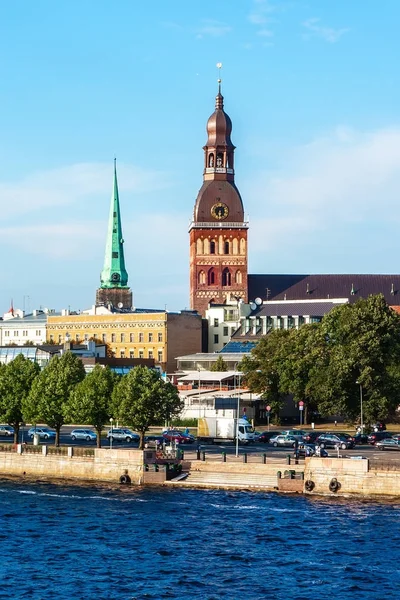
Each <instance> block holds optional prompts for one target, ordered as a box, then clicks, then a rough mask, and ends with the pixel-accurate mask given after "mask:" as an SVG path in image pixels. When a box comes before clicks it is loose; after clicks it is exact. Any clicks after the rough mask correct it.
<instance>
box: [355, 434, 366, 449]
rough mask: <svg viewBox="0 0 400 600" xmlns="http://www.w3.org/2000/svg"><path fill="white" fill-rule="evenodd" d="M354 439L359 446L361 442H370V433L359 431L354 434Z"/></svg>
mask: <svg viewBox="0 0 400 600" xmlns="http://www.w3.org/2000/svg"><path fill="white" fill-rule="evenodd" d="M354 441H355V443H356V445H358V446H359V445H360V444H368V435H367V434H366V433H361V432H358V433H356V435H355V436H354Z"/></svg>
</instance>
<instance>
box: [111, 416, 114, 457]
mask: <svg viewBox="0 0 400 600" xmlns="http://www.w3.org/2000/svg"><path fill="white" fill-rule="evenodd" d="M113 421H114V419H113V418H112V417H110V423H111V432H110V450H112V443H113Z"/></svg>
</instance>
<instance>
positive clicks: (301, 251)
mask: <svg viewBox="0 0 400 600" xmlns="http://www.w3.org/2000/svg"><path fill="white" fill-rule="evenodd" d="M283 160H284V164H285V166H284V169H283V170H282V171H283V172H281V173H278V172H275V173H271V172H264V173H260V174H259V176H258V177H256V178H255V179H253V181H252V182H248V183H247V186H246V188H247V189H246V193H245V198H247V199H248V200H246V210H248V211H249V213H250V240H251V241H250V244H251V257H252V262H253V264H254V263H257V264H258V265H264V266H263V267H258V270H264V271H265V269H267V271H271V270H272V269H273V265H274V266H275V267H277V270H278V271H279V270H280V269H283V268H284V267H283V266H282V265H283V264H285V265H286V264H290V265H291V266H290V267H289V269H290V270H291V271H294V272H296V270H297V271H303V272H304V271H306V270H307V269H310V268H312V267H310V264H309V263H310V261H311V263H312V264H315V265H319V266H317V267H315V268H314V272H315V270H316V269H319V270H320V271H322V272H329V269H331V271H330V272H340V271H342V272H346V270H347V269H348V268H349V269H350V270H353V271H355V272H361V271H363V270H364V272H374V269H375V270H377V271H380V272H385V271H386V272H390V271H391V270H392V271H393V269H394V271H398V266H397V267H391V264H392V263H391V261H392V262H393V263H394V262H395V257H397V256H398V253H399V252H400V241H398V235H397V229H398V226H399V222H400V210H399V200H398V198H399V189H400V128H398V127H393V128H387V129H380V130H377V131H372V132H359V131H356V130H352V129H350V128H345V127H339V128H338V129H337V130H336V131H334V132H332V133H331V134H330V135H326V136H324V137H322V138H319V139H316V140H314V141H312V142H311V143H309V144H307V145H305V146H302V147H299V148H296V149H294V150H293V151H292V152H290V153H289V152H286V153H285V158H284V159H283ZM383 249H385V250H383ZM271 252H272V253H273V256H274V260H273V265H271V260H270V258H268V260H267V261H266V259H265V256H268V257H270V256H271V254H270V253H271ZM340 253H342V254H343V255H344V256H346V258H345V259H343V257H342V259H341V263H340V264H339V263H334V257H335V256H339V254H340ZM396 260H397V259H396ZM277 261H278V262H277ZM329 261H330V262H329ZM352 261H353V263H354V266H351V265H352ZM298 262H302V264H303V266H301V267H300V268H299V267H298V266H297V263H298ZM267 263H268V264H269V266H268V267H267V266H266V265H267ZM332 264H334V265H335V266H332ZM321 265H322V267H321ZM357 265H358V266H357ZM361 265H363V266H361Z"/></svg>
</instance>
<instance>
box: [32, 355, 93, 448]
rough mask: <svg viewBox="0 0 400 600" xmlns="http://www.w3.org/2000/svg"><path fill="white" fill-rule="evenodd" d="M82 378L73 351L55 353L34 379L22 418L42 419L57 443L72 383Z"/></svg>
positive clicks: (79, 364) (83, 371)
mask: <svg viewBox="0 0 400 600" xmlns="http://www.w3.org/2000/svg"><path fill="white" fill-rule="evenodd" d="M84 378H85V369H84V367H83V363H82V361H81V360H80V359H79V358H78V357H77V356H76V355H75V354H72V352H66V353H65V354H63V355H62V356H61V357H59V356H54V357H53V358H52V359H51V360H50V362H49V363H48V364H47V365H46V366H45V368H44V369H43V371H41V373H40V374H39V375H38V377H37V378H36V379H35V381H34V382H33V385H32V388H31V391H30V394H29V396H28V397H27V399H26V401H25V402H24V403H23V414H24V418H25V419H26V420H27V421H29V422H31V423H37V422H38V421H43V422H44V423H47V425H49V426H50V427H54V429H55V430H56V442H55V443H56V446H59V445H60V429H61V427H62V425H63V424H64V422H65V409H66V405H67V404H68V401H69V397H70V394H71V392H72V390H73V389H74V387H75V386H76V385H77V384H78V383H79V382H81V381H82V380H83V379H84Z"/></svg>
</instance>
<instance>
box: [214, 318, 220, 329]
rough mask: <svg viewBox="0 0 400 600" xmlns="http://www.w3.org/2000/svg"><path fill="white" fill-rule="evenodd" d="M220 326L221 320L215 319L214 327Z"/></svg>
mask: <svg viewBox="0 0 400 600" xmlns="http://www.w3.org/2000/svg"><path fill="white" fill-rule="evenodd" d="M218 326H219V319H214V327H218Z"/></svg>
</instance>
